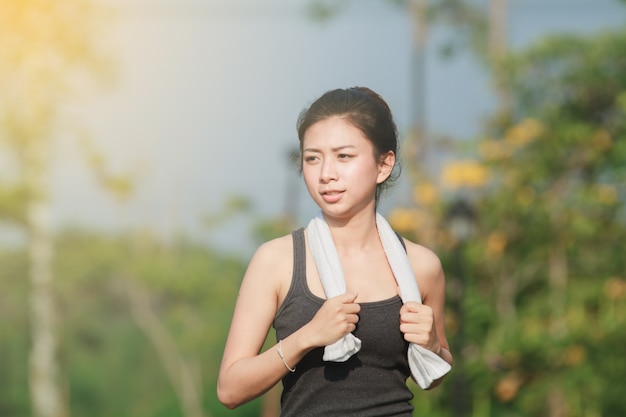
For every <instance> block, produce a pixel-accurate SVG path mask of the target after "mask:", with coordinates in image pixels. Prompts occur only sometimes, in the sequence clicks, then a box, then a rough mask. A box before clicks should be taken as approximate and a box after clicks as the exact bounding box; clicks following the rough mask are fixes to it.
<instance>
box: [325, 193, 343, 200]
mask: <svg viewBox="0 0 626 417" xmlns="http://www.w3.org/2000/svg"><path fill="white" fill-rule="evenodd" d="M342 195H343V191H325V192H323V193H322V198H323V199H324V201H325V202H327V203H336V202H337V201H339V200H340V199H341V196H342Z"/></svg>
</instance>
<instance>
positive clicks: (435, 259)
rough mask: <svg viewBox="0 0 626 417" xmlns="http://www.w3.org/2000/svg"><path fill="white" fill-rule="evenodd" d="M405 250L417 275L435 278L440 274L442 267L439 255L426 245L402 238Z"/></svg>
mask: <svg viewBox="0 0 626 417" xmlns="http://www.w3.org/2000/svg"><path fill="white" fill-rule="evenodd" d="M403 240H404V244H405V246H406V252H407V255H408V257H409V261H410V262H411V266H412V267H413V271H414V272H415V275H416V276H417V277H420V276H422V277H431V278H437V277H440V276H442V273H443V267H442V265H441V260H440V259H439V256H438V255H437V254H436V253H435V252H434V251H433V250H431V249H429V248H427V247H426V246H423V245H420V244H419V243H415V242H412V241H410V240H408V239H405V238H403Z"/></svg>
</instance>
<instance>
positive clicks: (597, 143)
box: [591, 129, 613, 151]
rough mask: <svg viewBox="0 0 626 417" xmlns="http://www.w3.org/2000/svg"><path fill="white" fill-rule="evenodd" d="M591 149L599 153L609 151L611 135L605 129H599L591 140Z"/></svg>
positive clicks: (611, 143)
mask: <svg viewBox="0 0 626 417" xmlns="http://www.w3.org/2000/svg"><path fill="white" fill-rule="evenodd" d="M591 143H592V144H593V147H594V148H596V149H597V150H599V151H606V150H609V149H610V148H611V147H612V146H613V141H612V140H611V134H610V133H609V132H608V131H607V130H606V129H600V130H598V131H597V132H596V134H595V135H593V137H592V138H591Z"/></svg>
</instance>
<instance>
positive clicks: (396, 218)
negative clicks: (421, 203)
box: [389, 208, 420, 233]
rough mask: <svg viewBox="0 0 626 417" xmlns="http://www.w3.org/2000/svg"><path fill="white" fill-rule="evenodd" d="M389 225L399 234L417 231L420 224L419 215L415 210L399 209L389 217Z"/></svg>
mask: <svg viewBox="0 0 626 417" xmlns="http://www.w3.org/2000/svg"><path fill="white" fill-rule="evenodd" d="M389 223H390V224H391V227H393V228H394V229H395V230H397V231H398V232H399V233H402V232H408V231H411V230H415V229H416V228H417V226H418V225H419V224H420V219H419V214H418V213H417V212H416V211H415V210H410V209H407V208H397V209H395V210H393V211H392V212H391V214H390V215H389Z"/></svg>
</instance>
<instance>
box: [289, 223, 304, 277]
mask: <svg viewBox="0 0 626 417" xmlns="http://www.w3.org/2000/svg"><path fill="white" fill-rule="evenodd" d="M291 236H292V237H293V276H292V282H291V286H292V287H294V286H298V287H299V288H302V284H303V283H306V281H305V280H306V243H305V240H304V228H303V227H301V228H300V229H298V230H294V231H293V232H291Z"/></svg>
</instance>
